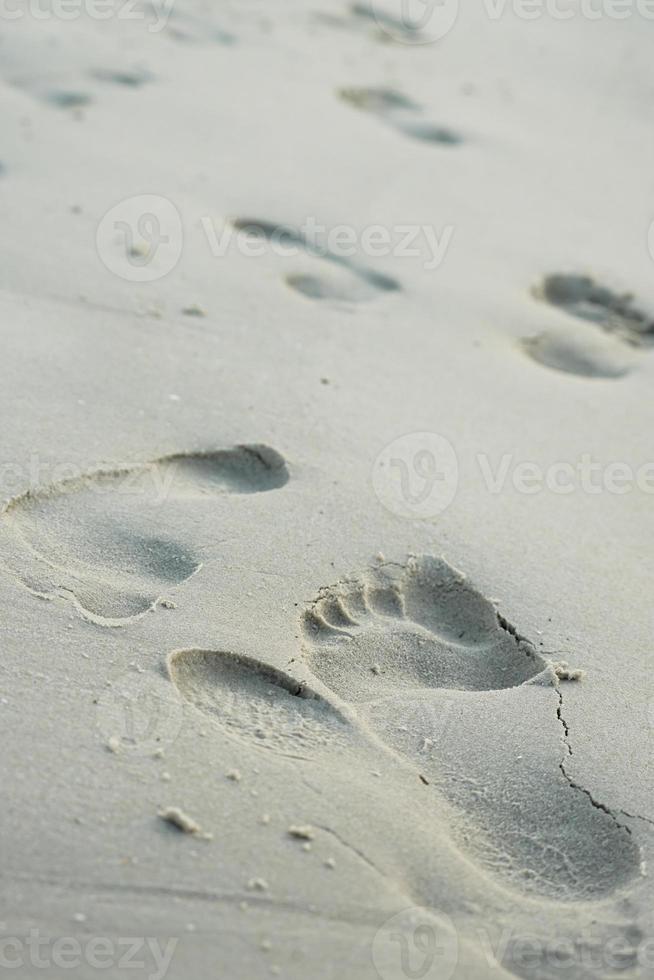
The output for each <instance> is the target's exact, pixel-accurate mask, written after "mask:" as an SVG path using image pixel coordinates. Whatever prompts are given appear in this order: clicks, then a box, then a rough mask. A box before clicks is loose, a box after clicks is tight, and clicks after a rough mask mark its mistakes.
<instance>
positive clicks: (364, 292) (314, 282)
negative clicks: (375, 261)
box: [231, 218, 400, 304]
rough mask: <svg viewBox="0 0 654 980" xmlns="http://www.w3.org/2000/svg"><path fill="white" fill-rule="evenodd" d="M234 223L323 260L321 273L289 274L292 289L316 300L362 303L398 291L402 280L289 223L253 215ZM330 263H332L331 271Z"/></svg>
mask: <svg viewBox="0 0 654 980" xmlns="http://www.w3.org/2000/svg"><path fill="white" fill-rule="evenodd" d="M231 224H232V226H233V227H234V228H235V229H236V230H237V231H239V232H241V233H242V234H246V235H249V236H251V237H253V238H256V239H259V240H261V239H263V240H264V241H267V242H270V244H271V246H272V247H273V248H275V247H277V248H278V249H279V250H280V251H285V252H286V254H288V253H289V250H290V252H291V253H292V254H295V253H297V252H299V253H304V254H305V255H308V256H310V257H313V258H314V259H320V260H322V262H323V270H322V271H321V272H320V273H319V274H318V273H312V272H308V273H297V274H291V275H288V276H286V283H287V285H288V286H290V288H291V289H293V290H295V291H296V292H298V293H301V294H302V295H303V296H306V297H308V298H309V299H312V300H320V301H332V302H336V303H348V304H349V303H361V302H366V301H368V300H372V299H375V298H376V297H377V296H379V295H381V294H384V293H392V292H397V291H398V290H399V289H400V285H399V283H398V282H397V281H396V280H395V279H391V278H390V277H389V276H384V275H381V274H380V273H377V272H372V271H371V270H370V269H367V268H365V267H364V266H361V265H359V264H358V263H357V262H355V261H352V260H351V259H349V258H345V257H344V256H340V255H336V254H334V253H332V252H329V251H327V250H326V249H324V248H321V247H319V246H318V245H317V244H314V243H312V242H311V241H310V240H309V239H308V238H307V237H306V236H305V235H303V234H302V232H301V231H298V230H296V229H295V228H291V227H290V226H288V225H277V224H274V223H272V222H269V221H260V220H258V219H253V218H236V219H235V220H233V221H232V222H231ZM327 266H331V268H330V269H329V270H327V268H325V267H327Z"/></svg>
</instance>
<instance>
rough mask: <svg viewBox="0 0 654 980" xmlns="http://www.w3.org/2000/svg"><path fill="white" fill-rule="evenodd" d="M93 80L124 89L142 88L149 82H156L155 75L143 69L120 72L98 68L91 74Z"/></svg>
mask: <svg viewBox="0 0 654 980" xmlns="http://www.w3.org/2000/svg"><path fill="white" fill-rule="evenodd" d="M90 74H91V78H95V79H96V80H97V81H98V82H106V83H107V84H109V85H121V86H122V87H123V88H141V87H142V86H143V85H146V84H147V83H148V82H151V81H153V80H154V75H152V74H151V72H149V71H145V70H143V69H138V68H136V69H134V70H133V71H130V70H129V69H125V70H118V69H113V68H96V69H94V70H93V71H92V72H91V73H90Z"/></svg>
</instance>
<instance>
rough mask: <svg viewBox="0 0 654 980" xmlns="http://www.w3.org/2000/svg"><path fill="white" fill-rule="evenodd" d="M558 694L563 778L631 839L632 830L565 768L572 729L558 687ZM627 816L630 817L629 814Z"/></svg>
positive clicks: (560, 767)
mask: <svg viewBox="0 0 654 980" xmlns="http://www.w3.org/2000/svg"><path fill="white" fill-rule="evenodd" d="M556 693H557V697H558V699H559V705H558V708H557V710H556V717H557V718H558V720H559V721H560V723H561V726H562V728H563V733H564V734H563V744H564V746H565V752H564V755H563V758H562V759H561V761H560V762H559V769H560V770H561V773H562V775H563V778H564V779H565V781H566V782H567V783H568V785H569V786H570V788H571V789H574V790H577V792H579V793H583V794H584V796H586V797H588V799H589V800H590V802H591V803H592V805H593V806H594V807H595V809H596V810H601V811H602V813H606V815H607V816H608V817H610V818H611V820H613V822H614V823H615V825H616V826H617V827H620V828H621V829H622V830H625V831H626V832H627V833H628V834H629V836H630V837H631V836H633V835H632V831H631V828H630V827H628V826H627V825H626V824H624V823H621V821H620V820H618V818H617V816H616V814H615V812H614V811H613V810H611V808H610V807H608V806H606V805H605V804H604V803H600V802H599V800H596V799H595V797H594V796H593V794H592V793H591V792H590V790H588V789H586V788H585V787H584V786H580V785H579V783H577V782H575V780H574V779H573V778H572V776H571V775H570V774H569V773H568V771H567V769H566V767H565V760H566V756H567V757H571V756H572V755H573V752H572V745H571V744H570V727H569V725H568V723H567V721H566V720H565V718H564V717H563V692H562V691H561V688H560V687H557V689H556ZM618 812H619V813H624V810H619V811H618ZM625 815H626V816H628V814H625Z"/></svg>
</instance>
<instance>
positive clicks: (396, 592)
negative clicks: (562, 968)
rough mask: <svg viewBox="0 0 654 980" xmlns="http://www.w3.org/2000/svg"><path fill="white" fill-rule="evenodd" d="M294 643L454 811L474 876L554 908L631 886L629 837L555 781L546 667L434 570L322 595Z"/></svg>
mask: <svg viewBox="0 0 654 980" xmlns="http://www.w3.org/2000/svg"><path fill="white" fill-rule="evenodd" d="M304 636H305V646H304V652H305V658H306V661H307V663H308V666H309V668H310V670H311V671H312V673H313V674H314V675H315V676H316V677H318V678H319V679H320V680H321V681H322V682H323V683H324V684H325V685H326V686H327V687H328V688H329V689H330V690H331V691H333V692H334V694H335V695H337V697H338V698H339V699H340V700H341V701H343V702H345V703H346V704H349V705H351V706H354V707H355V711H356V712H357V714H358V715H359V716H360V718H361V719H362V721H363V722H364V723H365V724H366V725H367V726H369V727H370V728H371V729H372V730H373V731H374V732H375V733H376V734H377V735H378V737H379V738H380V739H381V740H382V742H384V743H385V744H386V745H387V746H388V747H389V748H390V749H392V750H393V751H395V752H397V753H401V754H402V755H404V756H405V757H407V758H408V759H410V760H411V761H412V762H413V763H415V765H416V768H417V771H418V772H420V774H421V775H424V776H425V777H427V779H428V781H429V782H430V783H432V784H434V786H435V787H437V789H438V790H439V791H440V792H441V793H442V794H443V795H444V796H445V797H446V798H447V799H448V800H449V802H450V803H451V804H453V805H454V806H455V807H457V808H458V809H459V812H460V813H461V814H462V821H461V828H459V832H458V836H457V841H458V843H459V844H460V846H461V847H462V848H464V849H466V850H468V852H469V853H472V855H473V856H474V857H475V859H476V860H477V861H478V862H479V863H480V864H481V865H482V866H484V867H485V868H486V869H487V870H489V871H491V872H493V873H495V874H498V875H500V876H501V877H503V878H504V880H506V881H507V883H509V884H510V885H511V886H512V887H514V888H518V889H520V890H521V891H523V892H525V893H531V894H534V895H539V896H542V897H548V898H553V899H559V900H562V901H571V900H591V899H597V898H600V897H602V896H605V895H608V894H610V893H611V892H613V891H615V890H616V889H617V888H618V887H619V886H621V885H624V884H626V883H627V882H629V881H630V880H631V879H633V878H634V877H636V876H637V875H638V873H639V868H640V854H639V849H638V847H637V845H636V843H635V842H634V840H633V838H632V836H631V833H630V831H629V830H628V829H627V828H626V827H625V826H624V825H623V824H621V823H620V821H619V819H618V818H617V817H616V816H615V815H614V814H612V813H611V812H610V811H609V810H608V809H607V808H605V807H604V806H602V805H601V804H599V803H597V802H596V801H594V800H593V799H592V797H591V796H590V794H589V793H588V792H587V791H586V790H584V789H583V788H582V787H580V786H578V785H576V784H575V783H574V782H573V781H572V780H571V779H570V778H568V775H567V772H566V769H565V764H566V761H567V759H568V755H569V754H570V749H569V747H568V742H567V729H566V728H565V722H564V721H563V707H562V697H561V695H560V688H559V687H558V680H559V678H558V677H557V676H556V672H555V669H554V667H553V666H552V665H550V664H549V663H548V662H547V661H545V660H544V659H543V658H542V657H541V656H540V655H539V654H538V653H537V651H536V650H535V649H534V647H533V646H532V644H531V643H529V642H528V641H527V640H525V639H524V638H522V637H520V636H519V635H518V634H517V633H516V631H515V630H514V629H513V628H512V627H510V626H509V624H507V623H506V622H504V621H503V620H502V619H501V618H499V617H498V615H497V613H496V610H495V608H494V607H493V605H492V604H491V603H490V602H489V601H488V600H487V599H485V598H484V597H483V596H482V595H481V594H480V593H479V592H477V591H476V590H475V589H474V588H473V587H472V586H470V585H469V584H468V583H467V582H466V580H465V578H464V577H463V576H462V575H461V574H460V573H458V572H457V571H455V570H454V569H453V568H451V567H450V566H449V565H448V564H447V563H446V562H445V561H443V560H437V559H434V558H428V557H424V558H420V559H412V560H410V561H409V562H408V564H406V565H405V566H396V565H390V564H386V565H384V566H381V567H380V568H378V569H375V570H371V571H369V572H368V573H366V574H365V575H364V576H362V577H361V579H359V580H355V581H345V582H340V583H338V584H337V585H336V586H334V587H332V588H329V589H326V590H324V592H323V593H322V594H321V596H320V597H319V598H318V600H317V601H316V602H315V603H314V605H313V606H312V608H311V609H310V610H309V611H308V612H307V614H306V616H305V619H304ZM559 673H560V675H561V676H565V672H564V671H563V670H562V669H560V668H559ZM555 693H558V700H557V698H555ZM557 710H558V720H557ZM539 716H540V719H539V720H540V722H542V725H539V733H538V735H537V736H535V735H534V729H533V727H532V719H538V718H539ZM520 719H522V720H523V726H522V727H521V724H520ZM550 719H551V721H550ZM524 721H526V722H527V725H526V726H524ZM533 724H535V721H534V722H533ZM541 728H542V732H543V733H544V734H541ZM494 744H495V745H496V746H497V751H496V752H495V751H493V745H494ZM507 760H510V763H509V766H508V768H507Z"/></svg>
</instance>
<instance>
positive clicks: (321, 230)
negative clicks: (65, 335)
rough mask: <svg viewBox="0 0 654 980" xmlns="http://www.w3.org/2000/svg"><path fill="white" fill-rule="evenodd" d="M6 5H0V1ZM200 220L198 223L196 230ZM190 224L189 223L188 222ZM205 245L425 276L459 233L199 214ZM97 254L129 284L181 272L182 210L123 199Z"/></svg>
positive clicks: (103, 225)
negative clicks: (412, 267) (385, 265)
mask: <svg viewBox="0 0 654 980" xmlns="http://www.w3.org/2000/svg"><path fill="white" fill-rule="evenodd" d="M0 2H2V0H0ZM196 223H197V222H196V218H195V217H194V219H193V222H192V224H193V226H194V227H195V226H196ZM189 224H190V222H189ZM199 226H200V228H201V230H202V232H203V234H204V238H205V239H206V246H207V247H208V250H209V252H210V254H211V256H212V258H214V259H224V258H225V257H226V256H227V255H228V254H229V253H230V252H234V253H236V254H237V255H241V256H244V257H245V258H261V257H262V256H264V255H267V254H272V255H277V256H279V257H281V258H283V259H289V258H294V257H297V256H299V255H307V256H310V257H313V258H318V259H327V260H329V261H331V262H336V263H340V264H342V265H347V264H348V263H350V262H352V261H353V260H356V259H359V258H372V259H379V258H385V257H388V256H390V257H392V258H394V259H411V260H413V261H414V262H416V263H419V264H420V265H421V267H422V268H423V269H425V270H426V271H428V272H433V271H434V270H436V269H438V268H440V266H441V265H442V264H443V262H444V261H445V257H446V254H447V252H448V250H449V247H450V245H451V242H452V239H453V236H454V231H455V229H454V226H453V225H451V224H444V225H443V226H442V228H441V229H440V230H439V229H437V228H436V227H435V226H434V225H425V224H396V225H388V226H387V225H380V224H374V225H366V226H364V227H363V228H356V227H354V226H353V225H347V224H340V225H335V226H333V227H330V228H328V227H327V226H326V225H324V224H321V223H320V222H319V221H318V220H317V219H316V218H315V217H312V216H308V217H306V218H305V219H304V220H303V221H302V222H301V223H300V224H299V225H297V226H293V227H291V226H286V225H276V224H272V223H269V222H254V221H253V222H252V224H251V225H249V224H247V223H244V222H242V221H236V222H231V221H227V220H225V219H222V221H220V222H217V221H216V220H215V219H214V218H212V217H211V216H210V215H202V216H200V217H199ZM96 245H97V251H98V255H99V256H100V259H101V260H102V262H103V263H104V265H105V266H106V267H107V269H109V271H110V272H113V273H115V274H116V275H117V276H120V277H121V278H122V279H127V280H129V281H131V282H154V281H155V280H157V279H162V278H163V277H164V276H166V275H167V274H168V273H169V272H172V270H173V269H174V268H175V267H176V265H177V263H178V262H179V260H180V257H181V255H182V250H183V245H184V234H183V222H182V218H181V216H180V213H179V210H178V209H177V207H176V206H175V205H174V204H173V202H172V201H169V200H168V199H167V198H164V197H161V196H157V195H154V194H141V195H137V196H135V197H130V198H127V199H126V200H124V201H120V202H119V203H118V204H116V205H115V206H114V207H112V208H111V209H110V210H109V211H107V213H106V214H105V215H104V216H103V218H102V220H101V221H100V223H99V225H98V229H97V233H96Z"/></svg>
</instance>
